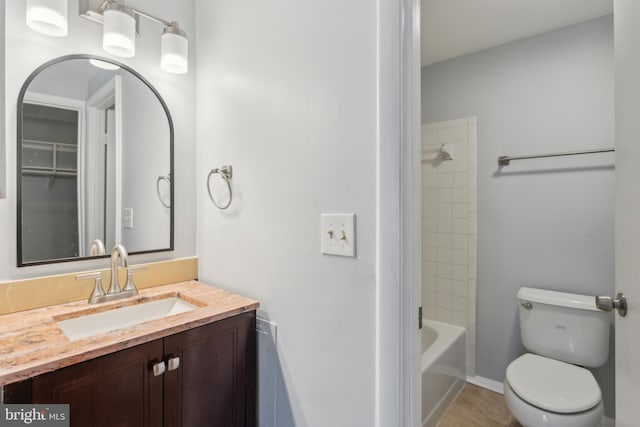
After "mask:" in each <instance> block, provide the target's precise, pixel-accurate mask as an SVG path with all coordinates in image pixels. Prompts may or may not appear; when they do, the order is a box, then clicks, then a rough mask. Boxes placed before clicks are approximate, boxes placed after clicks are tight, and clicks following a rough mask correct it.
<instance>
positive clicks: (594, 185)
mask: <svg viewBox="0 0 640 427" xmlns="http://www.w3.org/2000/svg"><path fill="white" fill-rule="evenodd" d="M422 77H423V86H422V87H423V122H432V121H440V120H446V119H449V118H455V117H463V116H469V115H476V116H477V117H478V140H477V146H478V153H477V155H478V177H477V179H478V284H477V285H478V288H477V293H478V294H477V302H478V306H477V314H478V330H477V344H478V347H477V374H478V375H481V376H484V377H488V378H491V379H494V380H497V381H502V380H503V378H504V372H505V368H506V366H507V364H508V363H509V362H510V361H511V360H513V359H514V358H515V357H517V356H518V355H519V354H520V353H521V352H522V351H523V348H522V345H521V343H520V335H519V329H518V328H519V326H518V320H517V309H516V307H517V305H516V303H515V294H516V292H517V290H518V288H520V287H521V286H525V285H528V286H537V287H541V288H548V289H556V290H560V291H568V292H575V293H584V294H587V295H597V294H602V295H610V294H613V283H614V255H613V242H614V239H613V223H614V221H613V211H614V169H613V165H614V156H613V155H612V154H604V155H592V156H573V157H564V158H555V159H538V160H529V161H525V160H523V161H519V162H513V163H512V164H511V165H510V166H506V167H504V168H503V169H499V168H498V165H497V157H498V156H501V155H511V156H517V155H527V154H537V153H553V152H562V151H572V150H584V149H589V148H607V147H613V146H614V129H613V123H614V120H613V119H614V106H613V100H614V90H613V78H614V61H613V20H612V18H611V17H605V18H601V19H597V20H594V21H590V22H587V23H584V24H581V25H577V26H573V27H569V28H567V29H564V30H558V31H554V32H551V33H547V34H543V35H540V36H536V37H532V38H529V39H525V40H522V41H519V42H515V43H511V44H508V45H504V46H501V47H497V48H494V49H490V50H486V51H483V52H479V53H476V54H472V55H468V56H465V57H461V58H459V59H455V60H451V61H448V62H444V63H440V64H436V65H433V66H430V67H427V68H425V69H423V74H422ZM597 376H598V380H599V381H600V384H601V386H602V388H603V390H604V394H605V406H606V407H607V412H608V413H609V414H611V413H612V410H613V395H614V393H613V384H612V382H613V357H611V358H610V362H609V364H608V365H607V366H605V367H604V368H603V369H601V370H600V372H599V373H598V375H597Z"/></svg>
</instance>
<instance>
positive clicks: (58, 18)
mask: <svg viewBox="0 0 640 427" xmlns="http://www.w3.org/2000/svg"><path fill="white" fill-rule="evenodd" d="M68 9H69V4H68V0H27V25H28V26H29V28H31V29H33V30H35V31H37V32H39V33H42V34H46V35H48V36H54V37H64V36H66V35H67V13H68Z"/></svg>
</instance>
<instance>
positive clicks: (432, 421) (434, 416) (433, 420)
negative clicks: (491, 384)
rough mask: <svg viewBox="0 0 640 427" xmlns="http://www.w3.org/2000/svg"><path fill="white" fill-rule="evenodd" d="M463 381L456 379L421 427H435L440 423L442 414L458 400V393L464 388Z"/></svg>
mask: <svg viewBox="0 0 640 427" xmlns="http://www.w3.org/2000/svg"><path fill="white" fill-rule="evenodd" d="M464 384H465V382H464V380H461V379H457V380H456V381H455V382H454V383H453V384H452V385H451V388H449V390H448V391H447V392H446V393H445V395H444V396H443V397H442V400H440V402H438V404H437V405H436V407H435V408H434V409H433V411H431V413H430V414H429V416H428V417H427V419H426V420H424V421H423V423H422V427H436V426H437V425H438V423H439V422H440V418H442V416H443V415H444V413H445V412H446V411H447V409H449V406H451V404H452V403H453V402H454V401H455V400H456V399H457V398H458V396H459V395H460V392H462V388H463V387H464Z"/></svg>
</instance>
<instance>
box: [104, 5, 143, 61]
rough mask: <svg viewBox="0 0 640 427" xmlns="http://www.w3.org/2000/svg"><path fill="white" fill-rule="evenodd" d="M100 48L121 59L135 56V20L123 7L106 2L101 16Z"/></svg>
mask: <svg viewBox="0 0 640 427" xmlns="http://www.w3.org/2000/svg"><path fill="white" fill-rule="evenodd" d="M102 16H103V29H102V48H103V49H104V51H105V52H107V53H110V54H111V55H115V56H119V57H121V58H132V57H134V56H135V54H136V18H135V17H134V15H133V13H131V12H130V11H129V10H127V9H126V8H125V7H124V6H123V5H121V4H119V3H115V2H107V3H106V4H105V9H104V12H103V14H102Z"/></svg>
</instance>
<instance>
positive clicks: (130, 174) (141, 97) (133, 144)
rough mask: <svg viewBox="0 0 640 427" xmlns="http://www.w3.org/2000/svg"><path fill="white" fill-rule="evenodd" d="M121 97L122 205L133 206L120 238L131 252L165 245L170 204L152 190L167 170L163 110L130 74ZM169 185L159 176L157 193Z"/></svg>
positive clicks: (126, 77) (168, 225) (169, 219)
mask: <svg viewBox="0 0 640 427" xmlns="http://www.w3.org/2000/svg"><path fill="white" fill-rule="evenodd" d="M122 98H123V99H122V135H123V136H124V141H123V144H122V160H123V173H122V175H123V176H122V209H123V210H124V209H132V210H133V228H127V227H125V226H124V222H123V227H122V228H123V229H122V242H123V244H124V246H125V248H127V250H128V251H129V252H132V251H141V250H146V249H149V248H168V247H169V246H170V238H169V229H170V228H171V210H170V209H168V208H166V207H164V206H163V205H162V204H161V203H160V200H159V198H158V194H157V190H156V183H157V179H158V177H159V176H166V175H169V172H170V170H169V124H168V123H167V115H166V113H165V111H164V109H163V108H162V106H161V105H160V103H159V102H157V98H156V96H155V95H154V94H153V92H151V91H150V90H149V88H148V87H147V86H146V85H144V84H143V83H142V82H141V81H140V80H139V79H137V78H134V77H133V76H131V75H125V76H123V78H122ZM179 178H182V177H181V176H180V177H179ZM167 189H168V184H167V183H166V182H164V181H161V183H160V191H161V194H165V195H166V194H169V192H168V191H167ZM163 190H164V192H163ZM164 202H165V203H167V202H170V199H169V198H168V197H167V198H166V200H164Z"/></svg>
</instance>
